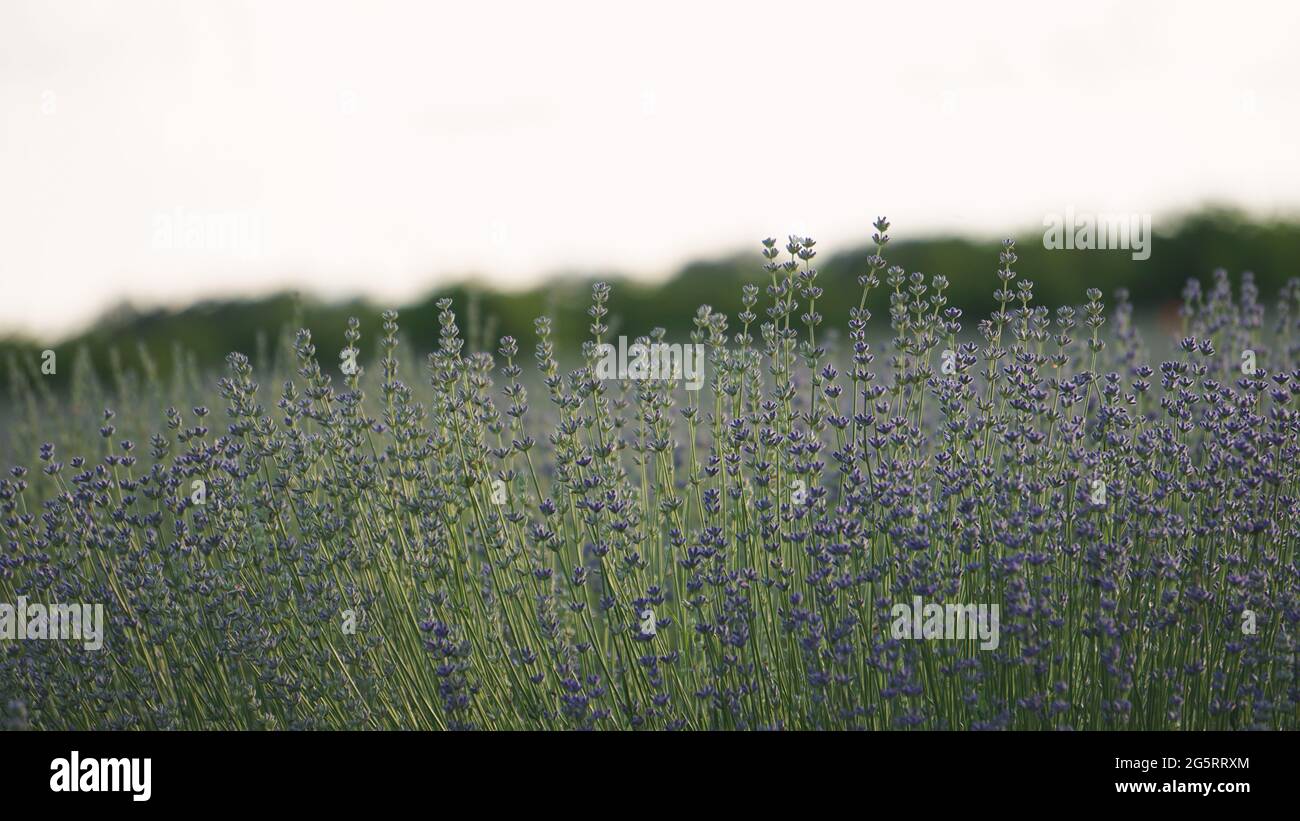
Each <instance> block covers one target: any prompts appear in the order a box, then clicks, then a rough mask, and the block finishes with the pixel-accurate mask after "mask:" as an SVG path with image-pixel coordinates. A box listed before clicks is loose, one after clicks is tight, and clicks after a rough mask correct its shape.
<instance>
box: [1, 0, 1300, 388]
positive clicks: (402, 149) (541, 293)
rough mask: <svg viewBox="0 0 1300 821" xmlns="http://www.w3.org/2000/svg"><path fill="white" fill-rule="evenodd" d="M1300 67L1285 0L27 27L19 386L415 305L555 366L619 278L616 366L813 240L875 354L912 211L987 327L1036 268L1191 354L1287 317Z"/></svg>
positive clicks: (11, 68)
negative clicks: (1157, 327)
mask: <svg viewBox="0 0 1300 821" xmlns="http://www.w3.org/2000/svg"><path fill="white" fill-rule="evenodd" d="M1298 37H1300V7H1297V6H1296V5H1295V4H1286V3H1278V2H1259V3H1255V2H1238V3H1235V4H1233V7H1232V15H1231V17H1230V18H1228V17H1225V16H1224V15H1223V14H1222V6H1221V4H1214V3H1209V2H1204V3H1202V2H1161V3H1142V4H1137V3H1131V2H1127V3H1126V2H1095V3H1090V4H1068V5H1063V4H1050V5H1049V4H1043V3H1036V2H1023V3H1020V2H1001V3H999V2H992V3H981V4H965V3H956V2H944V3H929V2H910V3H898V4H888V5H886V4H877V3H847V2H842V3H823V2H801V3H798V4H791V3H786V4H777V3H764V2H698V1H697V2H683V3H679V2H659V3H655V4H653V6H631V5H625V4H614V3H608V2H554V3H546V4H540V3H526V2H476V3H444V2H423V3H415V2H412V3H390V2H365V3H361V2H355V3H328V4H324V3H311V2H290V1H289V0H284V1H283V2H274V3H252V2H205V1H204V0H181V1H180V2H141V1H140V0H128V1H127V2H72V1H71V0H53V1H52V2H51V0H42V1H39V2H36V1H33V2H28V1H27V0H5V2H4V3H3V4H0V112H3V120H2V122H3V129H2V130H0V283H2V286H0V287H2V291H0V295H2V298H0V355H3V356H4V357H5V358H7V359H9V360H10V361H15V362H20V363H28V364H27V367H35V366H38V365H39V352H40V351H42V350H44V349H53V350H57V351H60V352H62V351H65V350H66V351H76V350H84V351H86V352H87V354H88V356H89V357H90V358H91V360H92V361H93V362H94V363H95V364H97V365H104V364H106V363H108V362H109V361H110V360H111V359H112V358H113V357H114V356H118V357H120V358H122V359H126V360H132V359H134V358H136V357H137V356H138V355H139V352H140V351H141V350H142V349H143V350H144V351H146V352H148V353H149V354H150V355H151V356H152V357H154V358H155V359H156V360H157V362H158V363H160V364H161V365H162V366H163V367H165V366H166V364H167V363H168V362H169V361H170V360H171V358H172V357H173V356H174V352H175V351H178V350H185V351H189V352H191V353H192V355H193V357H194V358H195V361H197V362H198V363H200V364H213V365H215V364H218V363H220V361H221V360H222V358H223V357H224V356H225V354H226V353H228V352H229V351H232V350H240V351H243V352H246V353H250V354H253V353H255V352H256V350H258V349H259V347H264V346H265V345H266V344H267V337H268V336H269V337H271V338H274V337H275V336H277V335H278V334H281V333H282V332H283V331H284V329H286V328H288V327H293V326H296V325H300V324H305V325H307V326H309V327H311V328H312V330H313V333H314V335H315V339H316V343H317V346H318V348H319V349H320V350H321V351H322V352H333V351H335V350H337V349H338V348H341V347H342V345H343V342H342V332H343V328H344V321H345V318H346V317H347V316H348V315H356V316H358V317H360V318H361V319H362V321H363V324H362V328H363V333H364V334H365V337H364V338H363V349H364V348H365V347H366V341H367V340H369V341H372V342H373V340H374V339H375V332H376V329H377V326H378V313H379V312H380V311H381V310H382V309H383V308H387V307H396V308H398V309H399V310H400V311H401V312H402V327H403V331H404V333H405V334H406V336H407V338H408V339H410V340H411V341H413V342H414V344H416V345H417V346H422V347H425V348H427V347H430V346H432V344H433V341H434V340H435V339H436V336H437V332H438V327H437V322H436V319H435V314H436V309H435V307H434V302H435V300H436V299H437V298H438V297H440V296H446V295H450V296H453V297H455V298H456V300H457V311H458V313H459V314H460V315H461V316H467V315H469V314H472V315H473V318H474V326H475V328H476V331H475V332H476V333H477V334H478V335H479V336H481V337H482V339H481V340H480V342H481V344H483V345H484V346H491V340H492V339H494V338H495V337H496V336H499V335H501V334H506V333H509V334H513V335H515V336H516V337H518V338H519V339H520V340H521V343H523V344H522V349H523V351H524V352H526V353H527V352H529V351H531V341H532V338H533V336H532V320H533V318H534V317H536V316H537V315H539V314H541V313H549V314H551V315H552V316H553V317H555V320H556V332H557V336H558V338H559V340H560V341H561V342H562V343H563V342H565V341H569V342H575V341H576V340H578V339H580V338H582V337H583V336H584V334H585V333H586V325H587V320H586V318H585V317H584V316H583V314H582V310H583V308H584V306H585V300H586V291H587V289H588V287H589V284H590V282H591V281H593V280H595V279H607V280H611V281H613V282H614V284H615V289H614V298H613V310H614V313H615V315H616V322H617V325H616V326H615V331H614V332H615V333H628V334H636V333H644V332H646V331H648V330H649V329H650V328H651V327H653V326H662V327H665V328H667V329H668V330H669V331H670V334H672V335H677V336H680V335H684V334H685V333H687V332H688V331H689V330H690V329H691V327H692V326H691V318H692V317H693V315H694V312H695V308H696V307H697V306H698V305H700V304H701V303H708V304H711V305H713V306H714V307H715V308H718V309H720V310H724V311H727V312H728V313H732V314H733V315H734V312H735V311H737V310H738V305H739V290H740V285H741V283H743V282H757V283H759V284H762V283H763V282H764V281H765V279H764V276H763V273H762V262H763V260H762V259H761V257H760V256H759V253H758V250H759V247H760V246H759V241H760V240H761V239H762V238H764V237H768V236H772V237H777V238H779V239H781V240H782V243H783V242H784V237H785V236H786V235H788V234H792V233H793V234H799V235H801V236H811V237H814V238H816V239H817V240H818V246H817V247H818V250H819V252H820V254H819V257H818V259H817V264H818V267H819V269H820V270H821V272H822V274H821V278H820V280H819V284H821V285H822V286H823V287H824V288H825V290H826V302H825V304H826V305H827V306H828V308H827V310H826V313H827V320H828V324H833V325H840V326H842V325H843V321H844V318H845V316H846V312H847V308H846V307H845V305H846V303H847V302H848V301H850V300H851V301H854V302H855V301H856V299H857V295H858V292H859V287H858V285H857V283H856V277H857V276H858V275H859V274H860V273H862V272H863V271H864V270H865V261H864V260H865V257H866V255H867V254H869V253H870V252H871V249H870V244H869V242H870V236H871V233H872V229H871V223H872V221H873V220H874V219H875V218H876V217H877V216H880V215H887V216H888V217H889V219H890V222H891V223H892V227H891V230H890V234H891V236H892V237H893V242H892V243H891V244H890V247H889V254H888V258H889V261H890V262H891V263H896V264H899V265H903V266H905V267H906V268H907V269H908V270H909V271H912V270H919V271H923V272H925V273H927V274H944V275H945V276H947V277H948V279H949V280H950V281H951V282H952V289H951V291H950V298H951V301H952V303H953V304H956V305H959V306H961V307H963V308H964V309H965V310H966V324H967V326H968V327H970V326H971V325H973V322H974V320H975V318H976V317H977V316H979V315H981V314H982V313H983V312H985V311H987V310H988V309H989V307H990V300H991V292H992V290H993V288H994V287H995V284H996V282H995V278H994V275H993V272H994V270H995V269H996V266H997V250H998V242H999V241H1000V240H1001V239H1002V238H1004V237H1011V238H1015V239H1016V240H1017V242H1018V246H1017V251H1018V253H1019V256H1020V262H1019V263H1018V266H1017V269H1018V271H1019V272H1020V273H1021V274H1022V275H1023V276H1025V277H1028V278H1030V279H1033V280H1034V281H1035V282H1036V283H1037V287H1036V289H1035V292H1036V295H1037V297H1038V298H1039V299H1040V300H1042V301H1045V302H1047V303H1048V304H1049V305H1058V304H1065V303H1078V302H1081V301H1082V300H1083V297H1082V292H1083V290H1084V289H1085V288H1086V287H1088V286H1096V287H1100V288H1102V289H1103V291H1104V292H1105V293H1106V294H1107V299H1108V301H1109V299H1110V296H1111V294H1112V293H1113V292H1114V290H1115V289H1117V288H1121V287H1123V288H1127V289H1128V290H1129V291H1130V292H1131V294H1132V297H1133V300H1134V302H1135V303H1136V305H1137V306H1138V308H1139V310H1140V311H1142V312H1143V313H1144V315H1145V316H1146V317H1147V318H1148V320H1149V321H1158V319H1159V317H1160V316H1162V315H1168V313H1169V312H1170V310H1172V308H1171V306H1175V305H1176V302H1177V300H1178V298H1179V293H1180V291H1181V289H1182V287H1183V283H1184V282H1185V280H1186V279H1187V278H1188V277H1199V278H1201V279H1203V280H1204V279H1207V278H1208V276H1209V274H1210V273H1211V272H1212V271H1213V270H1214V269H1215V268H1219V267H1222V268H1225V269H1227V270H1229V271H1230V272H1231V273H1232V274H1233V275H1234V276H1237V275H1239V274H1240V273H1241V272H1242V271H1246V270H1251V271H1254V273H1255V274H1256V277H1257V281H1258V282H1259V284H1260V286H1261V290H1262V291H1263V294H1264V297H1265V298H1266V299H1269V300H1271V298H1272V295H1273V293H1274V291H1275V290H1276V288H1277V286H1278V285H1279V284H1280V283H1282V282H1283V281H1285V280H1286V279H1287V278H1289V277H1291V276H1293V275H1296V274H1297V273H1298V272H1297V271H1296V261H1297V260H1300V218H1298V217H1297V214H1298V213H1300V208H1298V206H1300V162H1297V155H1298V154H1300V151H1298V149H1297V137H1298V136H1300V87H1298V83H1300V49H1297V48H1296V47H1295V44H1296V42H1297V39H1298ZM1067 209H1073V210H1074V211H1077V212H1087V211H1093V212H1097V211H1103V212H1112V213H1126V214H1142V215H1150V216H1151V219H1152V227H1153V230H1154V232H1155V237H1154V240H1153V244H1152V248H1151V256H1150V258H1149V259H1146V260H1144V261H1137V260H1134V259H1132V255H1131V254H1130V253H1129V252H1128V251H1124V250H1108V251H1102V250H1092V251H1078V250H1074V251H1067V250H1047V249H1045V248H1044V247H1043V231H1044V228H1043V221H1044V219H1045V217H1047V216H1048V215H1051V214H1059V213H1062V212H1064V211H1066V210H1067ZM879 307H880V308H881V310H877V312H876V315H877V316H878V317H879V318H880V321H881V322H882V323H883V322H884V321H885V320H886V318H887V313H885V312H884V311H883V307H884V303H881V305H880V306H879ZM841 314H844V316H842V315H841ZM115 352H116V353H115ZM0 361H3V360H0ZM65 373H66V369H62V368H61V369H60V373H59V375H58V377H59V379H63V378H64V374H65Z"/></svg>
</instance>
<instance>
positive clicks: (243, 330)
mask: <svg viewBox="0 0 1300 821" xmlns="http://www.w3.org/2000/svg"><path fill="white" fill-rule="evenodd" d="M1165 227H1166V230H1165V231H1164V232H1161V226H1160V225H1158V224H1157V225H1155V226H1154V229H1155V236H1154V239H1153V240H1152V243H1153V244H1152V253H1151V257H1150V259H1148V260H1145V261H1136V260H1133V259H1132V258H1131V254H1130V252H1129V251H1125V250H1107V251H1100V250H1092V251H1077V250H1076V251H1065V250H1057V251H1049V250H1047V249H1045V248H1044V247H1043V241H1042V236H1043V234H1042V232H1043V229H1042V227H1041V226H1030V227H1028V228H1026V229H1025V230H1022V231H1020V232H1018V233H1017V234H1016V235H1015V236H1014V237H1013V239H1015V240H1016V253H1017V255H1018V257H1019V262H1018V263H1017V264H1016V266H1015V269H1016V271H1017V273H1018V274H1019V276H1020V277H1022V278H1028V279H1031V280H1033V282H1034V283H1035V288H1034V293H1035V298H1036V300H1037V301H1038V302H1039V303H1040V304H1047V305H1048V306H1050V307H1053V308H1055V307H1056V306H1058V305H1063V304H1080V303H1082V302H1083V301H1084V297H1083V293H1084V290H1085V289H1086V288H1088V287H1097V288H1100V289H1101V290H1102V292H1103V293H1104V294H1106V299H1107V301H1108V303H1109V301H1110V300H1111V298H1112V295H1113V293H1114V292H1115V290H1116V289H1118V288H1121V287H1122V288H1127V289H1128V291H1129V293H1130V295H1131V298H1132V301H1133V303H1134V305H1135V306H1136V308H1137V310H1138V311H1144V312H1147V314H1148V316H1150V315H1152V314H1154V313H1155V312H1162V313H1163V312H1169V311H1172V310H1174V309H1175V308H1176V307H1177V305H1178V303H1179V301H1180V299H1181V297H1180V294H1181V291H1182V288H1183V285H1184V284H1185V282H1186V281H1187V279H1188V278H1192V277H1196V278H1200V279H1201V280H1202V281H1203V282H1205V281H1208V279H1209V277H1210V274H1211V273H1212V271H1213V270H1214V269H1215V268H1225V269H1227V270H1228V271H1229V273H1230V274H1232V275H1233V277H1234V279H1235V278H1236V277H1238V276H1239V275H1240V273H1241V272H1242V271H1253V272H1254V273H1255V275H1256V279H1257V282H1258V283H1259V286H1260V291H1261V298H1263V299H1264V300H1265V302H1266V304H1268V305H1270V306H1271V304H1272V301H1273V297H1274V295H1275V293H1276V291H1277V289H1278V287H1279V286H1281V285H1282V283H1284V282H1285V281H1286V280H1287V279H1288V278H1290V277H1292V276H1295V275H1297V273H1296V270H1295V265H1296V262H1297V261H1300V222H1298V221H1296V220H1294V219H1291V220H1281V219H1279V220H1261V219H1252V218H1250V217H1248V216H1246V215H1245V214H1244V213H1242V212H1240V211H1237V210H1234V209H1231V208H1224V207H1209V208H1205V209H1202V210H1200V211H1197V212H1195V213H1192V214H1190V215H1188V216H1185V217H1182V218H1180V219H1179V220H1177V221H1176V222H1175V223H1173V224H1172V225H1167V226H1165ZM899 228H903V226H894V230H895V232H896V231H897V230H898V229H899ZM870 234H871V229H870V228H869V227H867V228H866V229H865V230H864V238H865V237H869V236H870ZM759 239H761V238H758V237H756V238H755V241H754V250H753V253H752V254H744V255H738V256H734V257H729V258H723V259H715V260H704V261H697V262H693V263H691V264H688V265H686V266H685V267H683V268H682V269H681V270H680V271H678V272H677V273H676V274H675V275H673V276H672V277H670V278H669V279H667V280H664V281H662V282H659V283H654V284H649V283H645V282H640V281H635V280H629V279H626V278H623V277H620V276H618V275H615V274H611V275H610V276H606V277H596V276H582V277H560V278H556V279H554V280H552V281H549V282H547V283H545V284H543V285H541V286H538V287H535V288H532V289H529V290H523V291H497V290H492V289H487V288H480V287H476V286H473V285H469V284H457V285H453V286H449V287H446V288H442V289H439V290H437V291H435V292H432V293H430V294H429V295H428V296H426V297H425V298H423V299H421V300H419V301H417V302H415V303H414V304H411V305H405V306H397V307H398V310H399V311H400V314H401V317H400V320H399V322H400V325H401V328H402V334H403V341H404V344H407V345H413V346H415V348H416V349H417V350H419V351H428V350H431V349H432V348H433V347H434V346H435V345H436V344H437V338H438V329H439V326H438V321H437V313H438V308H437V301H438V299H440V298H442V297H451V298H452V299H453V300H454V302H455V307H454V310H455V311H456V315H457V321H458V324H459V325H460V327H461V331H462V334H463V335H465V336H466V337H467V339H468V342H469V347H470V348H471V349H491V350H495V348H496V340H497V339H498V338H499V337H501V336H503V335H506V334H509V335H512V336H514V337H515V338H516V339H518V340H519V342H520V349H521V352H523V353H524V354H525V355H526V356H529V357H531V353H532V350H533V341H534V338H535V337H534V332H533V320H534V319H535V318H536V317H538V316H540V315H542V314H546V315H548V316H550V317H551V318H552V320H553V323H554V332H555V337H556V342H557V345H558V351H559V352H560V353H562V354H566V355H569V356H571V355H573V354H574V353H575V352H576V351H577V345H578V344H579V343H580V341H581V340H582V339H585V338H588V336H589V334H588V330H587V326H588V324H589V320H588V318H587V316H586V313H585V311H586V307H587V305H588V303H589V297H590V285H591V283H592V282H593V281H595V280H596V279H605V280H606V281H609V282H610V283H611V284H612V285H613V298H612V305H611V316H610V318H609V324H610V327H611V333H612V335H614V336H617V335H618V334H627V335H628V336H629V337H633V336H636V335H639V334H643V333H648V332H649V331H650V330H651V329H652V328H654V327H656V326H658V327H663V328H664V329H665V330H667V331H668V334H669V337H668V338H669V340H670V341H673V340H679V341H688V338H689V337H688V334H689V333H690V332H691V331H692V330H693V329H694V325H693V322H692V320H693V318H694V316H695V312H696V309H697V308H698V307H699V306H700V305H703V304H708V305H711V306H712V307H713V308H714V309H715V310H719V311H723V312H724V313H726V314H727V315H728V316H729V317H733V318H734V316H735V315H736V313H737V312H739V310H740V289H741V286H742V284H744V283H746V282H752V283H756V284H758V285H759V286H760V288H762V287H763V286H765V285H766V283H767V281H768V278H767V275H766V274H765V273H764V272H763V268H762V265H763V259H762V257H761V256H760V254H759V248H760V246H759V242H758V240H759ZM777 239H778V240H779V241H778V247H781V246H784V244H785V238H784V237H778V238H777ZM817 250H818V251H819V252H820V253H819V254H818V256H817V258H816V259H815V260H814V265H815V267H817V268H818V270H819V276H818V284H819V285H820V286H821V287H822V288H823V289H824V291H825V294H824V296H823V297H822V298H821V299H820V300H819V302H818V309H819V311H820V312H821V313H822V314H823V316H824V317H825V319H824V321H823V328H832V327H835V328H843V327H844V323H845V320H846V318H847V315H848V310H849V307H850V305H856V304H857V302H858V299H859V296H860V294H861V288H860V286H859V285H858V282H857V278H858V276H859V275H861V274H862V273H864V272H865V271H866V258H867V256H868V255H869V254H871V253H872V251H873V248H872V246H870V245H869V244H864V245H863V246H861V247H858V248H851V249H838V250H836V249H829V248H825V247H823V246H821V245H819V246H818V249H817ZM999 250H1000V239H990V240H987V241H983V240H972V239H962V238H943V237H935V238H923V239H915V240H906V239H897V238H896V239H894V240H893V241H891V242H890V244H889V246H888V248H887V249H886V254H885V256H886V258H887V260H888V261H889V263H890V264H891V265H900V266H902V267H903V268H905V269H906V270H907V271H908V272H909V273H910V272H913V271H921V272H923V273H924V274H926V275H927V278H928V277H929V276H930V275H933V274H943V275H944V276H946V277H947V278H948V280H949V281H950V283H951V286H950V289H949V292H948V296H949V304H950V305H955V306H958V307H960V308H961V309H962V310H963V325H964V326H965V327H966V328H967V329H971V328H973V327H974V324H975V322H976V321H977V320H978V319H979V318H982V317H984V316H987V315H988V313H989V311H990V310H992V308H993V307H994V306H993V303H992V292H993V289H994V287H995V285H996V278H995V276H994V272H995V270H996V269H997V265H998V251H999ZM782 258H784V257H782ZM760 293H761V292H760ZM759 305H760V308H762V307H763V306H764V305H765V303H764V302H763V301H762V298H760V303H759ZM386 307H389V306H381V305H373V304H368V303H365V302H350V303H324V302H320V301H317V300H313V299H309V298H300V297H298V296H296V295H294V294H291V293H284V294H279V295H276V296H271V297H268V298H265V299H257V300H230V301H220V302H203V303H200V304H196V305H193V306H190V307H188V308H185V309H183V310H152V311H135V310H133V309H130V308H127V307H121V308H117V309H115V310H114V311H112V312H110V313H109V314H106V315H105V316H104V317H102V318H101V319H100V321H98V322H97V323H96V324H95V325H94V326H93V327H92V328H90V329H89V330H87V331H85V332H84V333H81V334H79V335H76V336H74V337H73V338H70V339H65V340H62V341H60V342H58V343H57V344H50V343H48V342H41V341H39V340H32V339H15V338H9V339H5V340H0V362H4V363H6V364H7V365H17V366H19V367H21V368H24V369H25V370H26V371H27V373H29V374H33V375H35V374H38V373H39V372H40V364H41V351H42V350H44V349H52V350H55V351H56V353H57V354H58V356H59V359H58V363H59V367H58V370H57V373H56V374H55V375H54V376H49V377H45V378H46V379H49V380H50V382H47V383H46V386H47V387H50V388H52V389H55V390H60V389H63V388H66V386H67V383H68V380H69V378H70V376H71V373H72V371H73V368H72V367H71V365H72V363H73V362H74V359H75V358H77V357H78V356H80V357H82V358H83V360H84V359H85V358H88V359H89V361H90V363H91V364H92V365H93V367H94V369H95V371H96V372H98V373H106V372H109V371H111V370H112V368H113V367H114V366H117V367H125V368H126V369H129V370H139V369H140V366H141V364H142V363H143V362H144V361H145V360H146V359H151V360H152V363H151V364H152V366H153V367H154V368H156V369H157V370H158V371H159V372H160V373H162V374H164V375H165V374H166V373H167V372H168V370H167V369H168V368H171V367H172V366H173V365H174V362H175V359H176V357H177V356H185V357H187V358H188V360H189V362H190V364H196V365H197V366H199V367H200V368H213V367H222V365H223V362H224V359H225V356H226V354H228V353H229V352H231V351H240V352H242V353H246V354H248V355H249V356H251V357H253V359H254V363H255V365H256V364H257V360H258V359H259V358H260V357H263V356H265V355H266V353H267V352H268V351H271V350H274V348H275V345H276V344H277V342H278V341H279V338H280V337H281V336H282V335H284V334H292V332H293V330H294V329H296V328H298V327H307V328H310V329H311V331H312V337H313V341H314V343H315V345H316V350H317V355H318V357H319V358H320V359H321V361H322V364H324V365H325V366H327V367H329V366H330V365H331V364H333V363H335V362H336V360H337V357H338V352H339V351H340V350H341V349H342V348H343V346H344V341H343V330H344V327H345V324H346V321H347V318H348V317H349V316H356V317H358V318H359V319H360V320H361V327H362V333H363V337H362V341H361V347H362V360H363V361H368V360H369V359H370V357H371V356H372V355H373V354H374V351H375V342H376V340H377V338H378V334H379V325H380V320H379V314H380V313H381V311H382V310H383V309H384V308H386ZM869 307H870V308H871V309H872V312H873V315H874V319H873V324H875V325H876V327H877V329H878V330H879V329H883V328H887V325H888V317H889V312H888V289H887V288H885V287H882V288H880V289H878V290H877V292H876V293H875V294H873V296H872V299H871V300H870V302H869ZM802 308H803V306H801V307H800V312H801V311H802ZM798 313H799V312H796V316H797V315H798ZM762 316H763V314H762V313H761V312H760V317H762ZM735 328H736V323H735V321H734V319H733V321H732V329H733V330H734V329H735ZM142 352H144V354H143V355H142ZM408 378H410V377H409V376H408Z"/></svg>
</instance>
